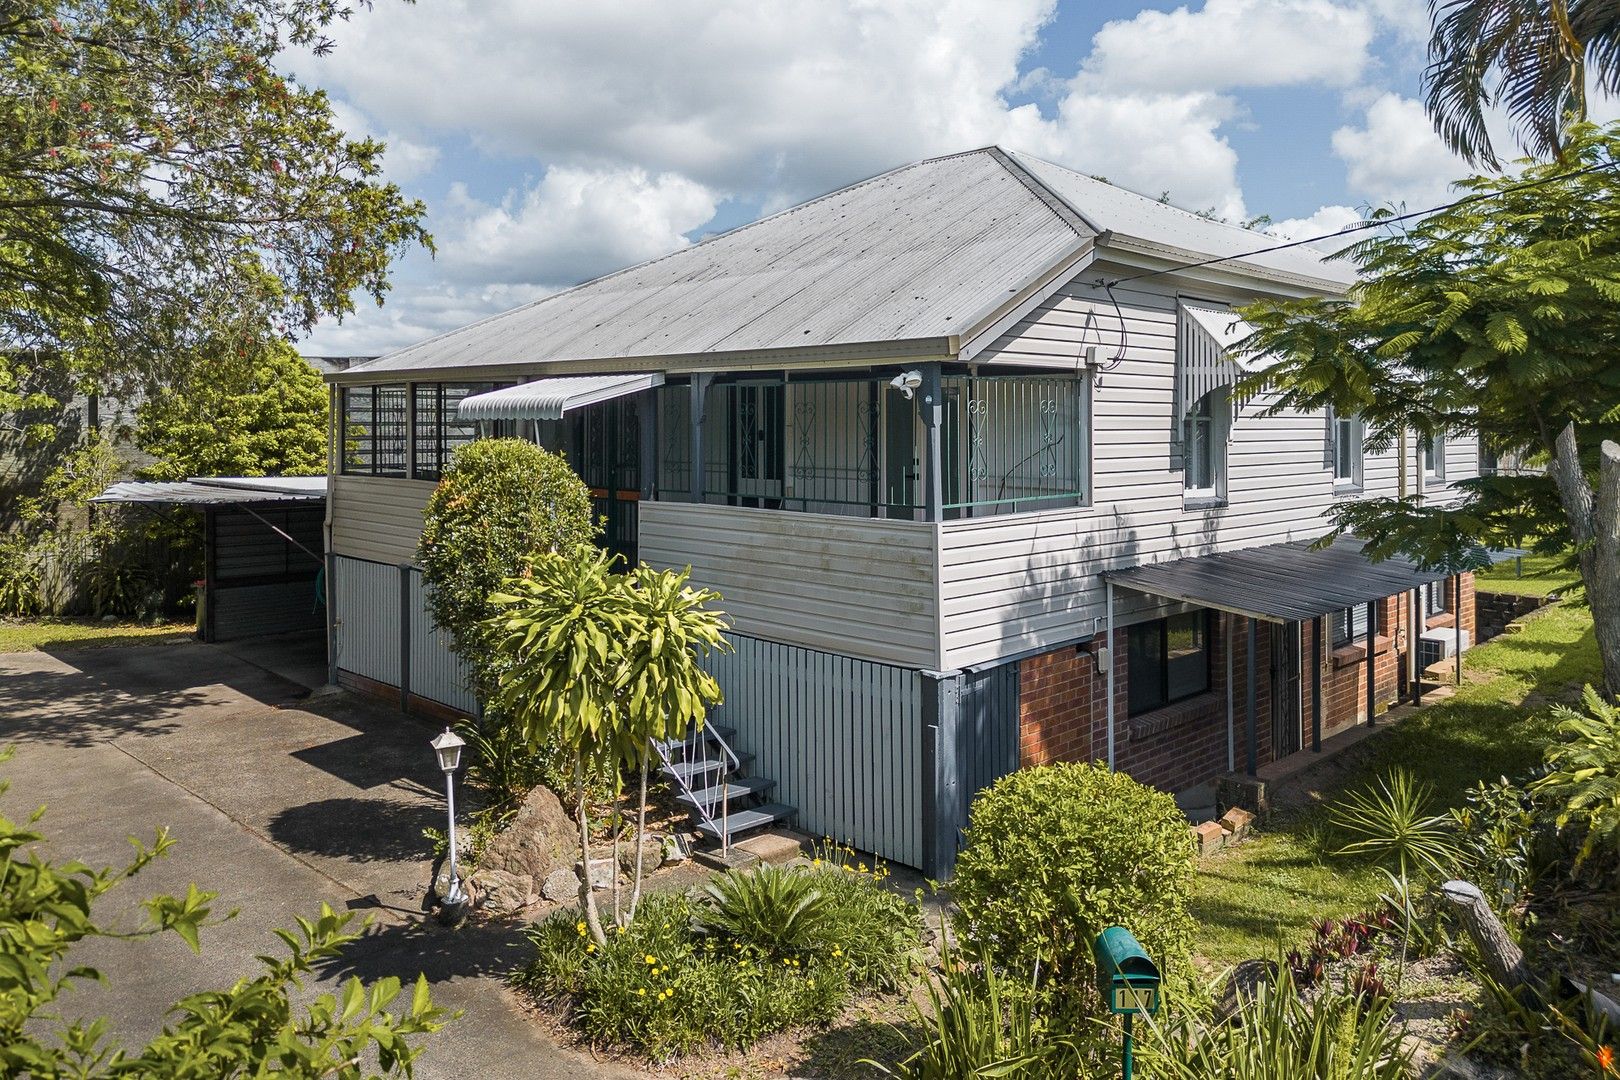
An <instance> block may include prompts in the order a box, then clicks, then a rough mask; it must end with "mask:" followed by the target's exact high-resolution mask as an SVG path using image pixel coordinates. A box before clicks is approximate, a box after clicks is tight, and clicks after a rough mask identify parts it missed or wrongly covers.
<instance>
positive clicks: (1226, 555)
mask: <svg viewBox="0 0 1620 1080" xmlns="http://www.w3.org/2000/svg"><path fill="white" fill-rule="evenodd" d="M1477 561H1478V562H1480V563H1481V564H1483V563H1485V562H1487V561H1488V556H1487V554H1486V553H1485V552H1480V553H1479V558H1478V560H1477ZM1452 573H1454V571H1451V570H1443V569H1431V570H1425V569H1423V568H1422V567H1420V566H1418V564H1416V563H1414V562H1409V561H1407V560H1405V559H1385V560H1384V561H1383V562H1373V561H1372V560H1371V559H1369V558H1368V557H1367V556H1366V555H1363V554H1362V542H1361V541H1360V540H1356V539H1354V538H1352V537H1347V536H1341V537H1340V538H1338V539H1337V540H1335V541H1334V542H1333V543H1332V544H1330V545H1328V546H1327V547H1324V548H1315V547H1313V546H1312V545H1311V544H1309V543H1306V542H1297V543H1287V544H1269V545H1267V546H1265V547H1257V548H1249V549H1247V550H1244V551H1223V552H1220V553H1218V554H1214V555H1199V556H1194V557H1192V558H1186V559H1176V560H1174V561H1171V562H1162V563H1152V564H1149V565H1147V566H1133V567H1131V568H1130V569H1127V570H1113V571H1109V572H1107V573H1105V574H1104V575H1103V577H1104V579H1105V580H1107V581H1108V582H1109V583H1110V584H1112V585H1115V586H1119V587H1121V588H1126V589H1131V590H1134V591H1136V592H1141V593H1147V594H1148V595H1150V596H1158V597H1162V598H1164V599H1166V600H1179V601H1182V602H1184V603H1188V604H1197V605H1199V606H1201V607H1207V608H1213V609H1215V610H1216V611H1229V612H1232V613H1233V614H1234V615H1242V616H1245V617H1247V618H1251V619H1256V620H1259V621H1262V622H1273V623H1287V622H1304V621H1308V620H1310V619H1315V618H1319V617H1321V616H1323V615H1330V614H1332V613H1333V612H1335V611H1341V610H1343V609H1344V608H1347V607H1354V606H1356V605H1358V604H1367V603H1371V602H1373V601H1375V600H1382V599H1384V598H1385V597H1386V596H1393V595H1395V594H1396V593H1400V592H1405V591H1407V590H1409V589H1415V588H1417V587H1418V586H1420V585H1425V584H1428V583H1429V582H1433V581H1441V580H1443V579H1445V578H1448V577H1450V576H1451V575H1452Z"/></svg>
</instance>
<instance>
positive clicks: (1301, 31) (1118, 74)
mask: <svg viewBox="0 0 1620 1080" xmlns="http://www.w3.org/2000/svg"><path fill="white" fill-rule="evenodd" d="M1373 34H1374V20H1373V18H1372V16H1371V15H1370V14H1369V13H1368V12H1367V11H1365V10H1362V9H1359V8H1356V7H1353V6H1349V5H1346V4H1338V3H1331V2H1329V0H1207V2H1206V3H1205V4H1204V6H1203V7H1202V8H1201V9H1199V10H1198V11H1193V10H1191V9H1190V8H1187V7H1179V8H1176V9H1175V10H1174V11H1154V10H1151V9H1150V10H1147V11H1143V12H1141V13H1139V14H1138V15H1136V16H1135V17H1133V18H1131V19H1122V20H1118V21H1115V22H1110V23H1108V24H1107V25H1105V26H1104V27H1103V28H1102V29H1101V30H1100V31H1098V33H1097V36H1096V38H1095V39H1093V42H1092V52H1091V55H1090V56H1089V57H1088V58H1087V59H1086V62H1085V71H1086V72H1087V73H1088V74H1090V75H1092V76H1093V77H1095V78H1096V79H1097V80H1098V83H1099V85H1106V86H1110V87H1129V88H1138V89H1144V90H1157V91H1160V92H1163V91H1171V92H1174V91H1185V90H1205V91H1218V90H1229V89H1235V88H1237V87H1244V86H1297V85H1301V84H1305V83H1312V84H1322V85H1328V86H1347V85H1350V84H1352V83H1354V82H1355V81H1356V80H1357V79H1359V78H1361V75H1362V72H1363V71H1364V70H1365V68H1366V67H1367V64H1368V60H1369V54H1368V49H1369V47H1370V46H1371V44H1372V41H1373Z"/></svg>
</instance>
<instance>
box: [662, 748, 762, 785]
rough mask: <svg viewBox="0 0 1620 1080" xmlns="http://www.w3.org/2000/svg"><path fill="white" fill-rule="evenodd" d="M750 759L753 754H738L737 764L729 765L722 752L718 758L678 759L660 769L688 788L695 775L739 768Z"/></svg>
mask: <svg viewBox="0 0 1620 1080" xmlns="http://www.w3.org/2000/svg"><path fill="white" fill-rule="evenodd" d="M752 760H754V755H753V754H748V753H742V754H738V755H737V765H735V766H733V765H731V763H730V760H729V759H727V758H726V757H725V755H724V754H722V755H721V756H720V757H718V758H711V759H710V760H707V761H678V762H676V763H675V764H673V765H665V766H663V768H662V771H663V772H665V773H667V774H669V775H670V776H671V777H674V778H675V779H676V780H677V781H679V782H680V783H681V784H683V785H684V786H686V787H688V788H690V787H691V786H692V783H691V782H692V780H694V779H696V778H697V777H701V776H704V775H707V774H708V773H712V772H715V771H716V770H718V769H721V768H723V767H729V768H740V767H742V766H744V765H747V764H748V763H749V762H750V761H752Z"/></svg>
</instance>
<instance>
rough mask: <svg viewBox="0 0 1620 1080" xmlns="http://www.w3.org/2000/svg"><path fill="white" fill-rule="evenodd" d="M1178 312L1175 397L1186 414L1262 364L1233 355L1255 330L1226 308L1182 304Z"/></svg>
mask: <svg viewBox="0 0 1620 1080" xmlns="http://www.w3.org/2000/svg"><path fill="white" fill-rule="evenodd" d="M1178 307H1179V311H1178V313H1177V319H1176V323H1177V332H1176V336H1177V339H1178V340H1177V342H1176V344H1177V349H1176V396H1177V404H1178V406H1179V411H1178V413H1177V415H1178V416H1181V415H1185V414H1186V413H1187V411H1188V410H1190V409H1191V408H1192V407H1193V406H1194V405H1195V404H1197V403H1198V402H1199V400H1201V399H1202V398H1203V397H1204V396H1205V395H1206V394H1208V393H1209V392H1210V391H1212V390H1216V389H1219V388H1221V387H1223V386H1224V387H1230V386H1232V385H1234V384H1235V383H1236V382H1237V381H1238V379H1239V378H1240V377H1241V376H1243V375H1246V374H1248V373H1249V372H1251V371H1255V370H1257V369H1258V368H1259V367H1261V366H1262V365H1260V364H1258V363H1255V362H1254V361H1253V360H1251V359H1250V358H1247V357H1243V356H1237V355H1233V352H1232V350H1233V349H1235V348H1236V347H1237V344H1238V342H1240V341H1242V340H1243V339H1244V338H1246V337H1248V336H1249V335H1250V334H1252V333H1254V327H1253V326H1252V325H1251V324H1249V323H1247V322H1245V321H1244V320H1243V319H1241V318H1239V317H1238V316H1237V315H1234V314H1233V313H1232V312H1231V311H1228V310H1227V309H1225V308H1218V307H1214V306H1211V305H1209V304H1196V303H1190V302H1188V301H1186V300H1182V301H1180V303H1179V305H1178Z"/></svg>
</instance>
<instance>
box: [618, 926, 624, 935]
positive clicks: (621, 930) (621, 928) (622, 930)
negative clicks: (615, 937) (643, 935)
mask: <svg viewBox="0 0 1620 1080" xmlns="http://www.w3.org/2000/svg"><path fill="white" fill-rule="evenodd" d="M624 932H625V929H624V927H622V926H621V927H619V933H621V934H622V933H624Z"/></svg>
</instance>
